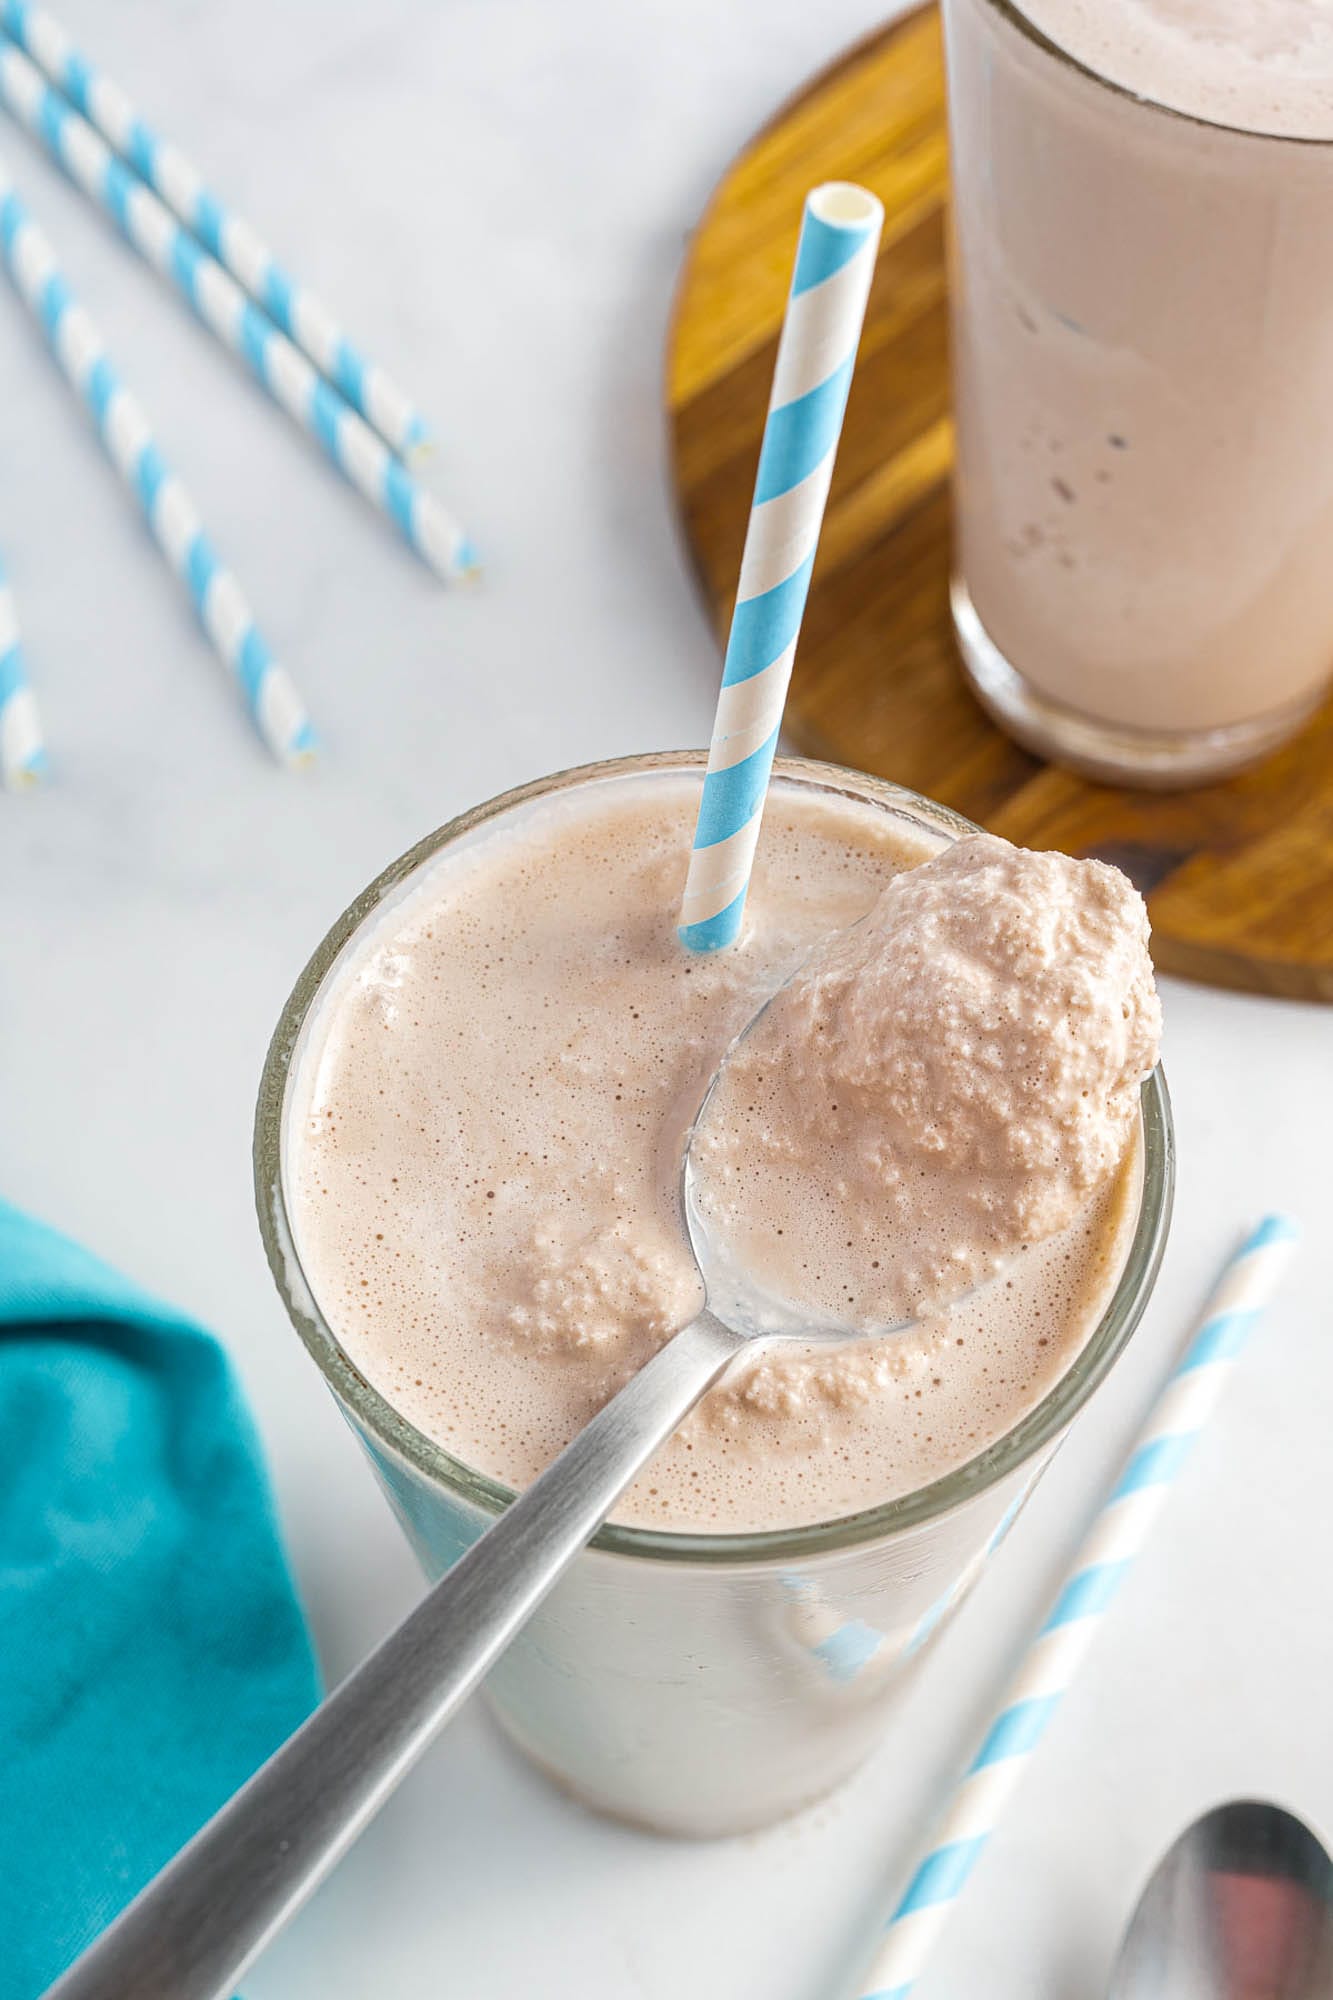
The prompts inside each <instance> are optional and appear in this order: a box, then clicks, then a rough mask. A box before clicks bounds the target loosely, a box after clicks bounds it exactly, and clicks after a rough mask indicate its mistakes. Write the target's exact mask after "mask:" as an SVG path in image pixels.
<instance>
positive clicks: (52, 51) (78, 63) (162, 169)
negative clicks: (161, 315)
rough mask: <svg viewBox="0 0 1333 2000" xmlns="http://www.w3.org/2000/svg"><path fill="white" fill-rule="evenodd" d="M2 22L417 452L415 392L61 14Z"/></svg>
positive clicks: (1, 12)
mask: <svg viewBox="0 0 1333 2000" xmlns="http://www.w3.org/2000/svg"><path fill="white" fill-rule="evenodd" d="M0 25H2V26H3V28H4V29H5V31H6V32H7V33H8V34H10V35H12V36H13V38H14V40H15V41H16V42H19V43H21V44H22V46H23V48H24V49H26V51H27V53H28V54H29V55H30V56H31V57H32V59H33V61H34V62H36V63H37V64H38V65H39V67H40V68H41V69H43V70H45V72H46V74H47V76H48V77H49V78H50V79H51V81H52V82H53V83H54V84H55V85H56V87H57V88H58V89H59V90H62V91H63V92H64V93H65V95H66V97H68V98H69V100H70V102H71V103H72V104H74V105H75V106H76V107H77V109H78V110H79V111H81V112H82V113H83V116H84V117H85V118H87V119H88V120H90V122H91V123H92V124H93V125H95V126H96V127H97V130H98V131H99V132H100V133H101V134H102V137H103V138H104V139H105V140H106V141H107V143H108V144H109V145H111V146H113V147H114V148H115V150H116V151H117V152H118V153H119V154H120V155H121V156H122V158H124V159H126V160H128V162H129V164H130V165H131V166H132V167H133V169H134V171H135V172H136V173H137V174H138V175H139V176H140V178H141V179H142V180H145V181H147V183H148V185H149V186H150V187H152V188H154V189H155V190H156V191H157V193H158V194H160V195H161V197H162V199H163V201H165V202H166V204H167V207H168V208H170V209H171V210H172V211H173V213H174V214H175V215H176V216H177V217H178V218H179V220H180V221H181V222H183V223H184V224H185V227H186V228H187V229H189V230H191V231H192V232H193V234H194V235H195V236H197V237H198V239H199V241H200V242H201V243H202V244H203V245H204V247H205V249H206V250H208V251H210V252H211V254H212V255H213V256H214V257H216V258H217V259H218V261H219V262H220V263H222V264H224V265H225V266H226V268H227V269H228V270H229V271H230V272H231V274H232V276H233V277H234V278H235V279H237V280H238V282H239V283H240V284H242V285H243V286H244V287H245V289H246V291H247V292H248V293H249V294H250V296H251V298H252V299H254V300H256V301H257V303H258V304H260V305H261V306H263V308H264V310H265V311H266V312H267V313H268V314H269V316H270V318H271V319H273V320H275V321H276V322H277V324H278V325H279V326H280V327H281V328H282V330H283V332H284V333H285V334H287V335H288V337H289V338H290V339H291V340H293V341H295V343H296V345H297V346H298V347H299V348H300V349H301V351H302V352H303V353H304V354H306V355H308V356H309V358H310V360H311V361H313V362H314V364H315V366H316V368H318V369H319V371H320V373H321V374H322V375H324V376H325V377H326V378H327V379H328V380H329V381H330V382H332V383H333V385H334V387H335V388H337V389H339V390H340V391H341V392H342V394H343V395H344V396H345V397H346V398H347V401H348V402H349V403H350V404H351V405H352V407H353V409H355V410H357V411H359V412H360V414H361V415H362V416H363V417H364V418H365V419H366V422H367V423H369V424H370V425H371V426H372V427H373V428H374V429H375V430H377V431H378V432H379V434H380V436H381V437H382V438H383V439H384V442H385V443H386V444H387V445H388V446H389V448H390V450H392V451H395V452H397V453H398V455H399V457H400V458H407V457H410V456H412V455H413V454H414V453H417V452H419V451H420V450H421V449H422V447H423V446H424V445H425V443H426V442H427V436H428V433H427V429H426V425H425V422H424V420H423V418H422V417H421V414H420V412H419V411H418V410H417V409H416V408H415V406H414V405H413V403H412V401H411V399H410V398H409V397H408V396H407V395H406V394H405V392H404V391H403V390H402V389H400V388H399V387H398V384H397V383H396V382H394V381H393V380H392V378H391V377H390V376H389V375H387V374H386V373H385V371H384V369H383V368H381V367H379V366H378V365H377V364H376V363H375V362H373V361H371V360H370V359H369V358H368V357H367V356H366V355H365V354H363V353H362V352H361V350H360V349H359V348H358V347H356V346H354V345H353V343H352V342H351V341H350V340H349V339H348V337H347V335H346V334H345V333H344V332H343V330H342V328H341V327H340V326H339V324H338V322H337V320H336V319H335V318H334V316H333V314H332V313H331V312H330V311H329V309H328V307H327V306H326V305H324V304H323V303H322V301H321V300H319V299H317V298H316V297H315V294H314V293H313V292H311V291H308V290H307V289H306V287H305V286H304V285H300V284H298V283H297V282H296V280H295V279H294V278H293V277H291V276H290V275H289V274H288V273H287V272H286V271H285V270H284V269H283V268H282V266H281V265H280V264H279V262H278V260H277V258H276V257H275V256H274V255H273V252H272V251H271V250H270V249H269V248H268V246H267V245H266V244H265V243H263V242H262V241H261V240H260V238H259V236H258V235H257V234H256V232H255V230H254V229H252V228H251V226H250V224H249V223H248V222H246V221H245V220H244V219H243V218H242V217H241V216H239V215H237V214H236V213H235V211H234V210H232V209H228V208H227V207H225V206H224V204H223V203H222V202H221V201H219V200H218V198H217V196H216V195H215V194H213V193H212V191H211V190H210V189H209V188H208V187H206V186H205V184H204V180H203V177H202V175H201V174H200V173H199V172H198V170H197V169H196V168H195V167H193V166H192V165H191V164H190V162H189V161H188V160H187V159H186V158H185V156H184V155H183V154H182V153H181V152H180V150H179V149H178V148H177V147H176V146H173V145H171V144H170V143H169V142H168V141H167V140H165V139H162V138H160V137H159V136H158V134H157V133H155V132H154V131H153V130H152V129H151V128H150V127H149V126H148V125H146V124H145V123H144V121H143V119H142V118H141V117H140V116H139V114H138V112H137V111H136V109H135V107H134V105H133V104H131V102H130V100H129V98H128V97H127V96H126V95H125V92H124V91H123V90H122V89H121V88H120V86H119V85H118V84H116V83H114V82H113V81H112V80H111V78H110V77H109V76H106V75H104V74H103V73H102V72H100V71H99V70H97V69H95V68H94V67H93V65H92V63H90V62H89V61H88V59H87V58H86V57H85V56H84V55H82V54H80V52H79V51H78V50H77V49H76V48H75V47H74V44H73V42H72V41H71V39H70V37H69V35H68V34H67V32H66V31H65V29H64V28H63V27H61V25H60V23H59V22H58V21H56V20H54V19H53V18H52V16H51V15H50V14H48V13H47V12H46V11H45V9H44V8H41V7H31V6H29V5H27V0H0Z"/></svg>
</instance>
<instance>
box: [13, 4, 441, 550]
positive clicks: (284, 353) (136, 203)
mask: <svg viewBox="0 0 1333 2000" xmlns="http://www.w3.org/2000/svg"><path fill="white" fill-rule="evenodd" d="M0 103H3V104H5V105H6V106H7V107H8V109H9V110H10V111H12V112H13V113H14V115H15V117H17V118H19V119H21V120H22V122H23V123H24V124H25V125H26V126H27V127H28V128H29V130H30V131H31V132H33V133H35V134H36V136H37V137H38V138H39V139H41V141H42V142H43V144H44V145H45V146H46V148H47V150H48V152H50V154H51V155H52V157H53V158H54V159H55V160H57V161H58V162H59V163H60V165H61V166H62V167H64V169H65V171H66V172H67V173H68V174H69V176H70V178H71V179H72V180H73V181H74V182H75V183H76V184H77V185H78V186H79V187H81V188H82V189H83V190H84V192H85V194H87V195H89V196H91V198H92V199H93V200H94V201H95V202H97V203H98V205H99V206H100V207H101V208H103V209H105V211H106V212H107V214H108V215H109V216H110V217H111V218H112V220H113V221H114V222H115V223H116V225H117V227H118V228H119V229H120V231H121V233H122V235H123V236H124V237H125V239H126V241H127V242H129V243H132V244H133V245H134V247H135V249H136V250H138V251H139V252H140V254H141V255H142V256H143V257H144V258H145V259H146V260H147V261H148V263H150V264H151V265H152V266H153V267H154V269H155V270H158V271H160V272H161V273H162V274H163V276H164V277H167V278H169V279H170V280H171V282H172V283H173V284H174V285H175V286H176V289H177V290H178V291H179V292H180V293H181V294H182V295H183V297H184V298H185V299H187V300H188V302H189V303H190V305H191V306H192V307H193V308H194V311H195V312H196V314H197V315H198V317H199V318H200V319H201V320H202V321H203V323H204V325H205V326H207V327H209V328H210V329H211V331H212V332H214V333H215V334H216V335H217V336H218V338H219V339H220V340H221V341H222V342H223V343H224V345H226V346H227V347H229V348H231V349H232V351H233V353H235V354H238V355H239V356H240V357H241V359H242V360H243V361H244V362H245V363H246V365H247V367H248V368H249V369H250V372H251V373H252V374H253V375H254V377H255V379H256V380H257V381H258V382H259V383H261V384H262V386H263V387H264V388H265V389H266V390H267V391H268V393H269V394H270V396H272V398H273V400H274V401H275V402H276V403H277V404H278V405H279V406H280V407H281V408H282V409H284V410H286V412H287V414H288V415H289V416H290V417H293V418H294V419H295V421H296V422H297V423H298V424H300V426H301V428H302V429H303V430H304V431H305V432H307V434H308V435H309V436H310V437H312V438H313V439H314V440H315V442H316V443H317V444H318V445H319V446H320V447H321V449H322V450H323V452H324V453H325V456H326V457H328V458H329V459H330V460H331V461H332V462H333V464H334V465H336V466H337V468H338V470H339V471H340V472H341V473H342V474H343V475H344V477H345V478H346V479H347V480H348V481H349V482H350V484H351V485H353V486H355V487H356V489H357V491H358V492H359V493H362V494H364V496H365V497H366V499H367V500H369V501H370V502H371V503H372V505H374V506H376V507H378V508H379V510H380V512H381V513H383V514H385V515H387V516H388V518H389V519H390V520H391V521H392V522H393V523H394V524H395V526H396V527H397V528H398V529H399V531H400V533H401V534H402V535H403V536H404V538H405V539H406V540H407V542H408V543H409V544H410V545H411V547H412V548H414V549H415V550H416V552H417V554H418V555H419V556H421V557H422V559H423V560H424V561H425V562H426V563H428V564H429V565H430V567H431V568H432V569H433V570H434V571H435V572H436V574H437V575H438V576H442V577H444V578H446V579H449V580H455V581H456V580H460V579H463V578H467V577H471V576H472V575H474V574H475V572H476V568H477V561H476V556H475V554H474V553H473V550H472V546H471V544H470V543H469V541H468V539H467V537H466V535H465V534H464V533H463V530H462V529H461V528H460V527H459V525H458V523H457V522H456V521H455V520H454V518H453V516H452V515H451V514H449V513H448V512H447V511H446V509H445V508H444V507H443V506H442V505H441V503H440V502H439V501H438V500H437V499H436V498H435V495H434V494H433V493H430V492H428V491H427V490H426V489H425V488H424V487H423V486H421V485H419V484H418V482H417V481H416V480H415V479H413V477H412V475H411V474H410V473H409V472H408V471H407V470H406V468H405V467H404V465H403V464H402V461H401V460H400V459H398V458H396V457H395V456H394V454H393V453H392V452H391V451H390V450H389V448H388V446H387V445H386V444H385V443H384V441H383V440H382V439H381V438H379V437H377V436H376V435H375V433H374V431H373V430H372V429H371V428H370V425H369V424H368V423H366V422H365V420H364V419H363V418H362V417H359V416H358V415H357V413H356V411H355V410H354V409H353V408H352V407H351V405H350V403H348V402H347V401H346V400H345V398H344V397H342V396H340V395H339V393H338V391H337V390H336V389H334V388H331V387H330V385H329V384H328V383H327V382H326V381H325V380H324V378H323V376H322V375H321V374H320V373H319V370H318V369H317V368H314V367H313V366H312V365H311V363H310V362H309V361H308V360H307V359H306V357H305V355H304V354H302V352H301V350H300V349H299V348H298V347H296V346H295V345H294V344H293V343H292V342H291V341H290V340H288V338H287V336H286V334H285V333H282V332H280V331H279V329H278V328H277V327H276V326H275V325H274V324H273V321H272V320H271V319H270V318H269V316H268V314H267V313H265V312H263V311H261V309H260V308H259V307H258V306H257V305H255V304H254V303H253V301H252V300H250V299H248V298H247V297H246V295H245V293H244V292H243V291H242V289H241V287H240V286H239V285H238V284H237V282H236V280H235V279H234V278H233V277H232V275H231V273H230V272H229V271H224V270H223V268H222V266H221V264H219V263H218V261H217V259H216V258H215V257H210V256H209V255H208V253H207V251H205V250H201V249H200V247H199V245H198V243H197V242H196V241H195V239H194V237H193V236H191V235H190V233H189V231H188V230H186V229H182V227H181V225H180V224H179V223H178V222H177V221H176V219H175V217H174V216H173V215H172V214H171V212H170V210H169V209H168V208H167V207H166V205H165V203H163V202H162V201H160V200H159V199H158V197H157V196H156V195H155V194H154V193H153V191H152V189H151V188H149V187H146V186H145V185H144V183H143V182H142V181H141V180H139V178H138V177H137V175H135V174H133V173H132V172H131V171H130V169H129V168H128V167H127V166H126V165H125V163H124V161H123V160H119V159H117V158H116V155H115V154H114V153H113V152H112V151H111V149H110V147H109V146H108V145H107V143H106V141H105V140H104V139H103V138H102V137H101V136H100V134H98V133H97V132H95V131H94V130H93V128H92V126H91V125H90V124H89V123H88V121H87V119H86V118H81V117H80V116H79V114H78V112H77V111H74V110H72V109H71V107H70V106H69V105H68V104H67V103H66V101H65V99H64V98H63V97H61V95H60V94H59V92H58V91H55V90H53V89H52V88H51V86H50V85H49V84H48V83H46V82H45V81H44V80H43V78H42V76H41V73H40V71H38V70H37V69H36V68H35V67H34V65H33V64H32V63H31V62H29V60H28V58H27V56H25V55H24V53H23V51H22V50H21V49H20V48H18V47H17V46H16V44H15V43H13V42H12V41H10V40H8V39H7V38H6V37H4V36H0Z"/></svg>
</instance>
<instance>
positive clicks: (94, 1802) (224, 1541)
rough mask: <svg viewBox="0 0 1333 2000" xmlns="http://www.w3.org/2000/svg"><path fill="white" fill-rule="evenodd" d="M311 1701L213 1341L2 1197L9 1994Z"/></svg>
mask: <svg viewBox="0 0 1333 2000" xmlns="http://www.w3.org/2000/svg"><path fill="white" fill-rule="evenodd" d="M317 1693H318V1689H317V1683H316V1674H315V1666H314V1660H313V1657H312V1654H311V1649H310V1641H309V1637H308V1635H307V1632H306V1627H305V1622H304V1619H303V1618H302V1615H301V1611H300V1608H299V1606H298V1604H297V1601H296V1597H295V1594H294V1592H293V1589H292V1582H291V1577H290V1575H289V1573H288V1570H287V1565H286V1562H285V1560H284V1558H283V1554H282V1549H281V1546H280V1544H279V1541H278V1536H277V1529H276V1526H275V1522H274V1517H273V1508H272V1503H271V1501H270V1498H269V1492H268V1486H267V1483H266V1480H265V1477H264V1472H263V1468H262V1465H261V1462H260V1457H259V1452H258V1447H257V1445H256V1441H255V1436H254V1432H253V1430H252V1429H251V1425H250V1420H249V1417H248V1416H247V1414H246V1411H245V1406H244V1404H243V1403H242V1400H241V1396H240V1393H239V1390H238V1388H237V1386H236V1382H235V1380H234V1379H233V1376H232V1373H231V1370H230V1368H229V1366H228V1364H227V1362H226V1360H225V1358H224V1356H223V1354H222V1351H221V1349H220V1348H219V1347H218V1346H217V1344H216V1343H215V1342H214V1341H213V1340H212V1339H210V1338H209V1336H208V1335H207V1334H206V1333H204V1332H202V1331H201V1330H200V1328H198V1327H196V1326H192V1325H191V1324H190V1322H189V1321H188V1320H185V1319H182V1318H181V1317H180V1316H179V1315H178V1314H176V1313H173V1312H171V1311H170V1310H168V1309H167V1308H166V1307H164V1306H161V1305H158V1304H156V1303H155V1302H154V1301H153V1300H152V1299H150V1298H146V1297H145V1296H144V1294H143V1293H142V1292H140V1291H138V1290H137V1289H136V1288H135V1287H134V1286H133V1285H131V1284H129V1283H127V1282H126V1280H125V1279H123V1278H121V1277H118V1276H117V1275H116V1273H115V1272H114V1271H110V1270H108V1269H107V1268H106V1266H105V1265H103V1264H100V1263H98V1261H97V1260H96V1259H95V1258H94V1257H91V1256H90V1255H89V1254H88V1253H87V1252H86V1251H84V1250H81V1249H80V1248H79V1247H78V1246H77V1245H76V1244H74V1243H70V1242H68V1241H67V1240H66V1239H65V1238H64V1237H61V1236H58V1235H57V1234H56V1233H55V1232H54V1231H53V1230H51V1229H48V1228H46V1227H44V1226H43V1225H42V1224H41V1223H38V1222H34V1221H32V1220H31V1219H30V1218H28V1217H26V1216H23V1215H20V1214H19V1213H18V1212H17V1211H16V1210H14V1209H12V1208H8V1207H6V1206H5V1205H4V1204H2V1203H0V1995H3V2000H36V1996H37V1995H38V1994H40V1993H41V1992H42V1991H43V1990H44V1989H45V1987H46V1986H47V1985H49V1983H50V1982H51V1980H52V1979H54V1978H55V1977H56V1975H57V1974H58V1973H59V1972H61V1971H63V1970H64V1968H65V1966H66V1965H68V1964H69V1962H70V1960H71V1959H73V1958H74V1957H76V1956H77V1954H78V1952H79V1951H80V1950H81V1949H82V1948H83V1946H84V1945H86V1944H87V1943H88V1942H89V1941H90V1940H91V1939H92V1938H93V1937H95V1936H96V1934H97V1933H98V1932H99V1931H100V1930H102V1929H103V1928H104V1926H105V1925H106V1924H108V1923H109V1922H110V1920H111V1918H112V1917H113V1916H114V1915H115V1914H116V1912H117V1911H118V1910H119V1909H120V1908H121V1907H122V1905H124V1904H125V1903H127V1902H128V1901H129V1900H130V1898H131V1897H132V1896H133V1895H134V1893H135V1891H136V1890H138V1889H139V1888H140V1887H142V1885H143V1884H144V1883H145V1882H146V1881H147V1880H148V1879H149V1877H150V1876H151V1875H153V1874H155V1873H156V1871H157V1870H158V1868H160V1867H161V1865H162V1863H163V1862H164V1861H166V1860H167V1859H168V1858H169V1857H170V1856H171V1855H172V1854H173V1853H174V1852H175V1851H176V1849H177V1848H178V1847H180V1846H181V1845H182V1844H183V1843H184V1842H185V1841H186V1840H187V1839H188V1838H189V1837H190V1835H191V1834H192V1833H193V1832H194V1831H195V1830H196V1829H197V1828H198V1827H199V1826H200V1825H201V1824H202V1823H203V1821H204V1820H205V1819H207V1818H208V1816H209V1815H210V1813H212V1812H213V1811H214V1809H215V1808H216V1807H217V1806H219V1805H221V1803H222V1802H223V1800H224V1799H225V1798H227V1797H228V1795H229V1794H230V1793H231V1792H233V1791H235V1789H236V1787H237V1786H238V1785H240V1784H241V1783H242V1782H243V1781H244V1779H246V1778H247V1777H248V1776H249V1775H250V1773H251V1772H252V1771H253V1770H254V1769H255V1767H256V1766H257V1765H258V1764H260V1763H261V1762H262V1761H263V1759H264V1758H265V1757H266V1756H267V1755H268V1754H269V1752H270V1751H271V1750H273V1749H274V1748H276V1746H277V1745H278V1743H280V1742H281V1741H282V1739H283V1738H284V1737H285V1736H287V1735H288V1734H290V1732H291V1731H292V1730H293V1729H294V1728H295V1727H296V1725H297V1724H298V1723H299V1722H300V1721H301V1720H302V1718H303V1717H304V1716H305V1715H306V1714H307V1713H308V1712H309V1710H310V1708H311V1707H312V1706H313V1704H314V1702H315V1700H316V1699H317Z"/></svg>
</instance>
